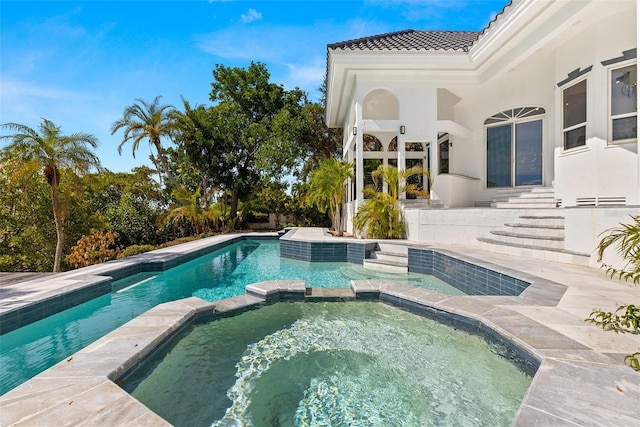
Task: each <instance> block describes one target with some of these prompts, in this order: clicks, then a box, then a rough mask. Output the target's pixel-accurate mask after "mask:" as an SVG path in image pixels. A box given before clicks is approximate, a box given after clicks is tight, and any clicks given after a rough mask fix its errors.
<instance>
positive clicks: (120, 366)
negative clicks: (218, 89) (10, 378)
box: [0, 236, 640, 426]
mask: <svg viewBox="0 0 640 427" xmlns="http://www.w3.org/2000/svg"><path fill="white" fill-rule="evenodd" d="M238 237H239V236H230V237H229V238H230V239H237V238H238ZM206 244H207V245H210V244H211V242H208V243H206ZM203 245H204V243H203ZM195 246H198V247H199V246H200V245H195ZM411 246H418V247H421V246H424V245H411ZM168 249H170V248H168ZM437 250H438V251H440V252H443V251H446V250H444V249H441V248H437ZM451 254H452V255H454V256H457V257H459V258H461V259H465V260H469V261H470V262H476V261H477V259H475V258H474V257H472V256H467V255H464V254H460V253H457V252H453V251H451ZM488 264H490V263H487V262H486V261H484V262H483V265H485V266H486V265H488ZM496 269H498V270H499V271H507V270H510V269H508V268H505V267H504V266H500V265H498V266H496ZM512 272H515V273H516V274H518V277H519V278H522V279H523V280H530V281H531V283H532V285H531V286H529V288H527V289H526V290H525V291H524V292H523V293H522V294H521V295H520V296H515V297H514V296H507V297H505V296H450V295H445V294H441V293H438V292H435V291H430V290H427V289H423V288H414V287H412V286H409V285H403V284H399V283H393V282H388V281H355V282H354V284H352V288H351V289H352V290H353V292H354V293H353V294H350V292H351V291H350V290H349V289H342V290H331V289H321V288H313V289H310V288H306V287H305V285H304V283H303V282H302V283H301V281H271V282H263V283H260V284H254V285H250V286H248V287H247V292H246V293H245V295H242V296H238V297H234V298H229V299H225V300H221V301H216V302H214V303H208V302H206V301H203V300H200V299H198V298H187V299H184V300H179V301H173V302H170V303H165V304H161V305H159V306H157V307H155V308H153V309H151V310H149V311H147V312H146V313H144V314H143V315H141V316H139V317H137V318H135V319H133V320H131V321H130V322H128V323H127V324H125V325H123V326H122V327H120V328H118V329H116V330H114V331H113V332H111V333H110V334H107V335H106V336H104V337H103V338H101V339H100V340H98V341H96V342H94V343H93V344H91V345H89V346H87V347H86V348H85V349H83V350H81V351H79V352H77V353H76V354H74V355H73V356H71V357H69V358H67V359H66V360H64V361H62V362H60V363H58V364H56V365H54V366H53V367H51V368H49V369H48V370H46V371H44V372H42V373H41V374H39V375H37V376H36V377H34V378H33V379H32V380H29V381H27V382H25V383H24V384H22V385H20V386H18V387H17V388H15V389H13V390H11V391H9V392H8V393H6V394H5V395H3V396H1V397H0V408H1V409H2V410H1V411H0V425H42V424H43V423H44V424H46V423H47V420H49V421H50V420H51V419H53V417H55V419H56V420H57V422H58V420H60V421H59V424H61V425H62V424H66V423H75V422H82V423H85V424H109V425H125V424H126V425H130V424H134V425H136V424H140V425H168V423H167V422H166V421H165V420H163V419H162V418H160V417H159V416H158V415H156V414H155V413H153V412H152V411H150V410H149V409H148V408H146V407H145V406H144V405H142V404H141V403H140V402H138V401H137V400H135V399H134V398H133V397H132V396H130V395H129V394H127V393H126V392H125V391H124V390H122V389H121V388H120V387H119V386H118V385H116V384H115V383H114V381H117V380H118V379H120V378H122V376H123V375H124V374H125V373H126V372H128V371H129V370H130V369H132V368H133V367H135V366H137V365H138V364H139V363H141V362H142V361H143V360H144V358H145V357H147V355H149V354H151V353H152V352H153V351H154V349H155V348H156V347H157V345H159V344H160V343H161V342H164V341H165V340H166V339H167V338H168V337H170V336H171V335H173V334H175V333H176V332H177V331H179V330H180V329H181V328H183V327H184V326H185V325H187V324H189V323H190V322H192V321H193V320H194V319H196V318H200V319H206V318H209V317H210V318H212V317H213V316H221V315H232V314H233V313H237V312H238V311H241V310H246V309H251V308H253V307H258V306H260V305H263V304H267V303H272V302H275V301H279V300H281V299H285V300H295V299H300V300H307V301H322V300H329V301H335V300H350V299H355V300H362V299H364V300H372V299H373V300H376V299H377V300H380V301H382V302H385V303H391V304H394V305H398V306H399V307H401V308H404V309H408V310H412V311H416V310H418V311H422V312H423V313H422V314H424V313H426V314H428V315H429V316H430V317H435V318H438V319H439V320H443V319H444V320H446V321H447V322H449V323H450V322H452V321H453V322H460V323H459V324H460V325H467V327H469V325H470V323H469V322H470V321H471V324H472V327H473V322H478V324H480V325H483V327H484V328H486V330H485V332H487V331H488V332H489V333H490V334H495V336H494V337H493V338H501V339H506V340H508V341H509V342H512V343H513V344H515V345H516V346H517V347H518V348H520V349H521V350H522V354H523V355H524V356H527V355H529V356H530V357H531V358H532V359H533V360H535V361H537V362H538V363H539V367H538V370H537V373H536V375H535V376H534V378H533V381H532V384H531V386H530V387H529V390H528V391H527V393H526V395H525V398H524V400H523V402H522V404H521V406H520V408H519V410H518V412H517V414H516V417H515V419H514V421H513V425H572V426H575V425H584V426H590V425H593V426H595V425H610V424H620V425H640V413H639V411H638V410H637V402H638V401H640V376H639V375H638V373H636V372H634V371H632V370H631V369H630V368H628V367H626V366H624V365H623V364H621V363H620V360H619V357H618V358H617V360H616V357H615V356H617V355H611V354H605V353H602V352H600V351H596V350H594V349H592V348H590V347H588V346H586V345H584V344H581V343H579V342H577V341H575V340H573V339H571V338H570V337H568V336H567V335H566V334H562V333H560V332H558V331H555V330H553V329H550V328H548V327H546V326H544V325H543V324H541V323H539V322H537V321H535V320H533V319H531V318H530V317H527V316H525V315H523V314H521V313H519V312H518V311H516V310H517V309H518V308H519V307H524V306H540V307H554V306H556V305H557V304H558V303H559V301H560V300H561V299H562V298H563V295H564V294H565V292H566V289H567V286H565V285H563V284H560V283H557V282H553V281H551V280H547V279H544V278H541V277H538V276H534V275H531V274H529V273H524V272H520V271H518V270H512ZM69 280H71V279H69ZM293 282H295V283H293ZM345 291H349V292H345Z"/></svg>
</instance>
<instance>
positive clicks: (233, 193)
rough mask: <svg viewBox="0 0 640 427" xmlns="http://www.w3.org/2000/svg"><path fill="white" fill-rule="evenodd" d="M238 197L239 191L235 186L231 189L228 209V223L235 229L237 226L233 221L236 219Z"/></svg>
mask: <svg viewBox="0 0 640 427" xmlns="http://www.w3.org/2000/svg"><path fill="white" fill-rule="evenodd" d="M239 195H240V189H239V188H238V187H237V186H236V187H233V190H232V191H231V204H230V207H229V210H230V212H229V219H230V222H231V223H232V224H233V228H234V229H237V228H238V226H239V224H237V223H235V222H234V221H235V219H236V218H238V197H239Z"/></svg>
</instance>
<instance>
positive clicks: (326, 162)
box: [307, 157, 353, 236]
mask: <svg viewBox="0 0 640 427" xmlns="http://www.w3.org/2000/svg"><path fill="white" fill-rule="evenodd" d="M352 177H353V164H352V163H348V162H343V161H340V160H338V159H337V158H335V157H329V158H326V159H323V160H321V161H320V164H319V168H318V169H316V170H314V171H313V172H311V174H310V175H309V192H308V194H307V203H309V204H310V205H315V206H317V208H318V210H319V211H320V212H323V213H324V212H327V211H329V216H331V220H332V222H333V229H334V231H335V232H336V233H337V234H338V235H339V236H342V232H343V230H342V215H341V211H342V210H341V205H342V199H343V198H344V196H345V194H346V191H347V190H346V187H345V181H346V180H347V179H348V178H352Z"/></svg>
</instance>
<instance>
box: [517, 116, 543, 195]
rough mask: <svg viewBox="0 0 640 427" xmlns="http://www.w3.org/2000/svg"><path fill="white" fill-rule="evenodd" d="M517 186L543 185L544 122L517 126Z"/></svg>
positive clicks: (518, 124) (536, 121) (539, 121)
mask: <svg viewBox="0 0 640 427" xmlns="http://www.w3.org/2000/svg"><path fill="white" fill-rule="evenodd" d="M515 151H516V158H515V162H514V165H515V169H516V170H515V177H516V183H515V184H516V185H542V120H535V121H533V122H524V123H517V124H516V150H515Z"/></svg>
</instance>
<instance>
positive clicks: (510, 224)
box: [504, 222, 564, 230]
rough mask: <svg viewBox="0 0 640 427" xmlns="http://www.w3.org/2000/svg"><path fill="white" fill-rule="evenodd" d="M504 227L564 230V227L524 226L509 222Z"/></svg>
mask: <svg viewBox="0 0 640 427" xmlns="http://www.w3.org/2000/svg"><path fill="white" fill-rule="evenodd" d="M504 225H506V226H507V227H519V228H538V229H548V230H564V226H563V225H539V224H523V223H521V222H507V223H505V224H504Z"/></svg>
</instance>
